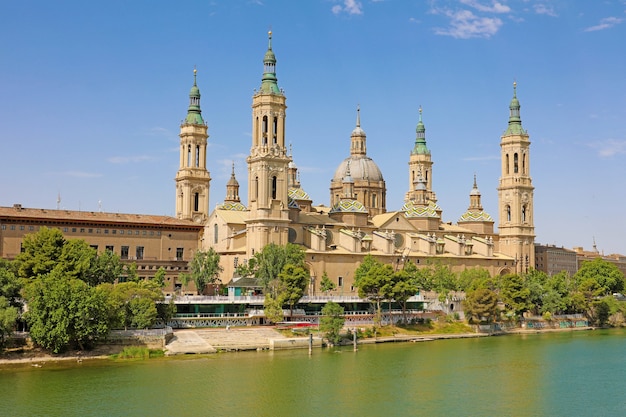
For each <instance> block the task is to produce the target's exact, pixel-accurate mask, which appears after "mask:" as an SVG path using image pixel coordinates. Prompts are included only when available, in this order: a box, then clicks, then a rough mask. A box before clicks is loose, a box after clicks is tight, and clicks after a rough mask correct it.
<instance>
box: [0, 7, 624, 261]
mask: <svg viewBox="0 0 626 417" xmlns="http://www.w3.org/2000/svg"><path fill="white" fill-rule="evenodd" d="M270 27H271V29H272V31H273V33H274V36H273V49H274V52H275V53H276V57H277V60H278V63H277V74H278V82H279V85H280V86H281V87H282V88H284V90H285V93H286V95H287V105H288V110H287V129H286V131H287V141H288V142H290V143H292V144H293V156H294V160H295V162H296V165H297V166H298V167H299V170H300V175H301V181H302V187H303V188H304V189H305V190H306V191H307V192H308V193H309V194H310V195H311V196H312V198H313V200H314V203H315V204H326V205H328V201H329V190H328V188H329V184H330V179H331V178H332V176H333V173H334V171H335V169H336V168H337V166H338V165H339V163H340V162H341V161H342V160H343V159H344V158H345V157H347V156H348V154H349V145H350V133H351V131H352V129H353V128H354V126H355V118H356V107H357V105H360V107H361V126H362V128H363V130H364V131H365V132H366V133H367V140H368V142H367V146H368V148H367V151H368V155H369V156H370V157H372V158H373V159H374V160H375V161H376V162H377V164H378V165H379V167H380V168H381V170H382V172H383V175H384V177H385V180H386V183H387V190H388V192H387V208H388V209H389V210H397V209H399V208H400V207H401V206H402V202H403V197H404V193H405V192H406V191H407V189H408V186H409V185H408V165H407V163H408V158H409V152H410V150H411V149H412V147H413V143H414V140H415V127H416V124H417V121H418V108H419V106H420V105H421V106H422V107H423V120H424V124H425V126H426V139H427V143H428V147H429V148H430V150H431V152H432V158H433V160H434V162H435V165H434V168H433V188H434V191H435V192H436V193H437V197H438V203H439V205H440V206H441V207H442V209H443V219H444V221H452V222H456V221H457V220H458V218H459V216H460V215H461V214H462V213H463V212H464V211H465V210H466V209H467V207H468V205H469V192H470V190H471V188H472V181H473V175H474V174H476V175H477V178H478V186H479V189H480V191H481V193H482V198H483V205H484V207H485V210H486V211H487V212H489V213H490V214H492V215H493V216H494V217H497V214H498V206H497V186H498V178H499V176H500V162H499V157H500V147H499V143H500V135H501V134H502V133H503V132H504V130H505V129H506V126H507V121H508V112H509V109H508V105H509V102H510V100H511V97H512V84H513V81H514V80H516V81H517V83H518V88H517V92H518V98H519V99H520V102H521V105H522V109H521V112H522V121H523V125H524V127H525V128H526V129H527V130H528V132H529V134H530V139H531V142H532V145H531V163H530V169H531V175H532V177H533V183H534V185H535V188H536V189H535V227H536V234H537V241H538V242H541V243H547V244H556V245H558V246H565V247H569V248H571V247H574V246H584V247H585V248H587V249H591V246H592V244H593V239H594V238H595V241H596V243H597V246H598V249H599V250H601V251H604V252H605V253H607V254H608V253H623V254H626V244H625V243H624V236H626V222H625V221H624V218H625V216H624V213H623V211H624V207H626V191H625V189H624V187H625V185H624V178H626V164H625V163H624V161H625V159H626V123H625V121H626V76H625V74H626V1H624V0H613V1H602V0H597V1H571V0H541V1H536V0H508V1H507V0H500V1H493V0H430V1H429V0H422V1H417V0H416V1H408V0H407V1H400V0H378V1H372V0H361V1H354V0H345V1H343V0H342V1H333V0H308V1H294V0H292V1H287V0H284V1H270V0H261V1H246V0H242V1H232V0H229V1H184V2H174V1H156V0H134V1H117V0H108V1H75V2H72V1H58V2H49V1H29V0H22V1H4V2H2V4H1V5H0V39H2V41H0V136H1V140H0V155H2V164H1V165H0V184H1V186H0V187H1V188H0V205H2V206H11V205H13V204H14V203H21V204H22V205H24V206H25V207H41V208H55V207H56V206H57V196H58V195H60V196H61V204H60V205H61V207H62V208H66V209H72V210H78V209H80V210H85V211H97V210H98V209H99V207H101V208H102V210H103V211H111V212H125V213H148V214H166V215H173V214H174V208H175V205H174V204H175V201H174V176H175V174H176V171H177V169H178V140H179V139H178V136H177V135H178V130H179V124H180V122H181V120H182V119H183V118H184V117H185V114H186V110H187V105H188V100H189V99H188V93H189V89H190V87H191V85H192V83H193V68H194V65H195V66H196V67H197V69H198V85H199V87H200V91H201V93H202V102H201V104H202V111H203V116H204V118H205V120H206V121H207V122H208V124H209V134H210V138H209V144H210V145H209V151H208V153H209V155H208V167H209V171H210V172H211V176H212V177H213V180H212V182H211V199H210V205H211V207H214V206H215V205H216V204H217V203H219V202H220V201H222V200H223V198H224V195H225V183H226V181H227V180H228V178H229V175H230V169H231V163H232V162H233V161H234V162H235V166H236V174H237V178H238V180H239V182H240V184H241V186H242V187H241V195H242V197H243V199H244V200H245V196H246V195H247V194H246V179H247V167H246V165H245V156H246V155H247V153H248V151H249V149H250V143H251V140H250V138H251V136H250V126H251V109H250V105H251V97H252V94H253V90H254V89H255V88H258V87H259V86H260V82H261V74H262V68H263V66H262V59H263V55H264V54H265V50H266V48H267V31H268V29H269V28H270ZM99 202H100V203H99ZM243 202H244V203H246V201H243Z"/></svg>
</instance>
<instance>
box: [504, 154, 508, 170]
mask: <svg viewBox="0 0 626 417" xmlns="http://www.w3.org/2000/svg"><path fill="white" fill-rule="evenodd" d="M504 166H505V168H504V169H505V170H506V174H507V175H508V173H509V154H508V153H507V154H506V161H505V164H504Z"/></svg>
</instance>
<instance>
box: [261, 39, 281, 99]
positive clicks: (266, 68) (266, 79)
mask: <svg viewBox="0 0 626 417" xmlns="http://www.w3.org/2000/svg"><path fill="white" fill-rule="evenodd" d="M267 34H268V38H269V40H268V45H267V52H266V53H265V57H264V58H263V78H262V79H261V93H265V94H282V92H281V91H280V88H278V79H277V78H276V56H275V55H274V51H272V31H271V30H270V31H269V32H268V33H267Z"/></svg>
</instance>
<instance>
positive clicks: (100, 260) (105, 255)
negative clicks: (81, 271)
mask: <svg viewBox="0 0 626 417" xmlns="http://www.w3.org/2000/svg"><path fill="white" fill-rule="evenodd" d="M123 271H124V265H123V264H122V260H121V259H120V257H119V255H117V254H116V253H114V252H113V251H110V250H105V251H104V252H102V253H101V254H99V255H97V256H96V257H95V259H94V260H93V262H92V264H91V268H90V269H89V272H88V273H87V274H86V277H85V279H84V280H85V281H86V282H87V283H88V284H89V285H92V286H95V285H98V284H102V283H105V282H108V283H110V284H113V283H114V282H116V281H117V280H119V278H120V277H121V276H122V273H123Z"/></svg>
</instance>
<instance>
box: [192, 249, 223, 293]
mask: <svg viewBox="0 0 626 417" xmlns="http://www.w3.org/2000/svg"><path fill="white" fill-rule="evenodd" d="M189 269H190V270H191V279H192V280H193V282H194V283H195V284H196V291H197V292H198V294H203V293H204V289H205V288H206V286H207V285H209V284H215V283H216V282H218V281H219V275H220V273H221V272H222V270H223V268H222V267H221V266H220V254H219V253H217V252H216V251H215V249H213V248H209V249H208V250H206V251H200V250H199V251H197V252H196V253H194V255H193V259H192V260H191V262H190V265H189Z"/></svg>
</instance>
